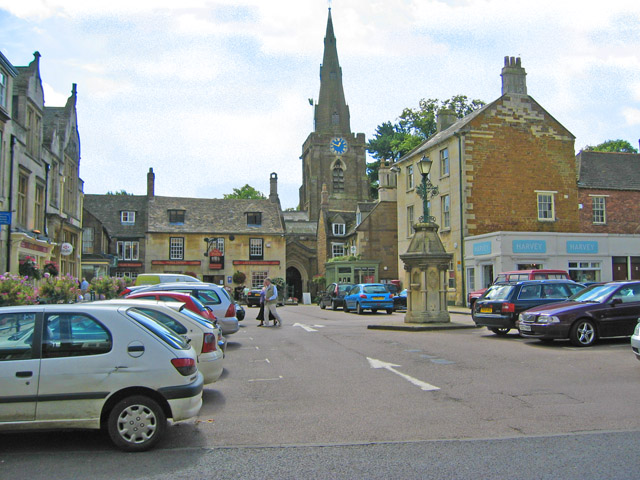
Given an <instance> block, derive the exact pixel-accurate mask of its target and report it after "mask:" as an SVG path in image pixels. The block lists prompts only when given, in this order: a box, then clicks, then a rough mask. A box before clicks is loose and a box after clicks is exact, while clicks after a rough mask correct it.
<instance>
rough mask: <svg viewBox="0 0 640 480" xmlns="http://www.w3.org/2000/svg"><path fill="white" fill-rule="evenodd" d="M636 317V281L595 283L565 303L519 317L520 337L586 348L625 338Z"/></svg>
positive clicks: (639, 303)
mask: <svg viewBox="0 0 640 480" xmlns="http://www.w3.org/2000/svg"><path fill="white" fill-rule="evenodd" d="M638 317H640V282H639V281H618V282H609V283H605V284H595V285H591V286H589V287H587V288H586V289H584V290H583V291H581V292H579V293H577V294H576V295H574V296H573V297H571V298H570V299H569V300H568V301H566V302H562V303H556V304H553V305H544V306H540V307H537V308H533V309H531V310H529V311H527V312H524V313H523V314H522V315H520V320H519V322H518V330H519V331H520V335H522V336H523V337H530V338H538V339H540V340H544V341H551V340H555V339H566V338H568V339H569V340H570V341H571V343H572V344H573V345H575V346H576V347H590V346H591V345H593V344H594V343H596V342H597V340H598V339H599V338H604V337H628V336H631V335H633V331H634V329H635V327H636V325H637V323H638Z"/></svg>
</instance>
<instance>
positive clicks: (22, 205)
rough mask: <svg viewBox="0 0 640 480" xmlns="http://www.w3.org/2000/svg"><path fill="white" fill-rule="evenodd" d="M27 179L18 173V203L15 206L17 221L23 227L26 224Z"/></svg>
mask: <svg viewBox="0 0 640 480" xmlns="http://www.w3.org/2000/svg"><path fill="white" fill-rule="evenodd" d="M28 185H29V179H28V177H27V176H26V175H25V174H23V173H20V174H19V175H18V205H17V206H16V217H17V221H18V223H19V224H20V225H22V226H23V227H26V226H27V193H28Z"/></svg>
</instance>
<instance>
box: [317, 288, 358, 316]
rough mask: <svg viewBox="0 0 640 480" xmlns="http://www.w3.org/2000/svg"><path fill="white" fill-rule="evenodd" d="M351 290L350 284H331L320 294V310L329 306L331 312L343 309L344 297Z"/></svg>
mask: <svg viewBox="0 0 640 480" xmlns="http://www.w3.org/2000/svg"><path fill="white" fill-rule="evenodd" d="M352 288H353V284H352V283H331V284H329V286H327V288H325V289H324V291H322V292H321V293H320V302H319V303H318V305H320V308H321V309H323V310H324V309H325V308H327V307H328V306H331V310H337V309H338V308H343V309H344V296H345V295H346V294H347V293H348V292H349V290H351V289H352Z"/></svg>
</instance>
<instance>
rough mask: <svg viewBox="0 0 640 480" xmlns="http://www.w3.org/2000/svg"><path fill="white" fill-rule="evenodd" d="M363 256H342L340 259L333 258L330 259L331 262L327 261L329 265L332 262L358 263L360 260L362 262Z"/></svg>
mask: <svg viewBox="0 0 640 480" xmlns="http://www.w3.org/2000/svg"><path fill="white" fill-rule="evenodd" d="M361 258H362V256H361V255H360V254H358V255H342V256H340V257H333V258H330V259H329V260H327V263H332V262H357V261H358V260H361Z"/></svg>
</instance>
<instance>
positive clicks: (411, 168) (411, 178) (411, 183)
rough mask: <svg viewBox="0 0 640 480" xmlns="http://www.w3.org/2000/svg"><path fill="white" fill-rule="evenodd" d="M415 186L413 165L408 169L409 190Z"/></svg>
mask: <svg viewBox="0 0 640 480" xmlns="http://www.w3.org/2000/svg"><path fill="white" fill-rule="evenodd" d="M413 187H414V185H413V165H409V166H408V167H407V190H411V189H412V188H413Z"/></svg>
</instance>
